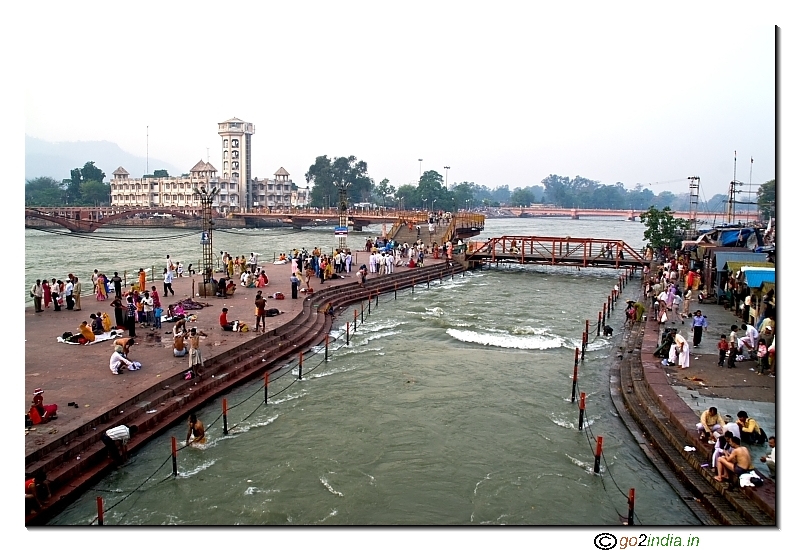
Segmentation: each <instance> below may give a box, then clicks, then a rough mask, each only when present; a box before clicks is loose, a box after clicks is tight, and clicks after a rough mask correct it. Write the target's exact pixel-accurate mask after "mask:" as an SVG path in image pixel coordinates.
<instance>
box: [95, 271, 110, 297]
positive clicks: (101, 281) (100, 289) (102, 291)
mask: <svg viewBox="0 0 800 550" xmlns="http://www.w3.org/2000/svg"><path fill="white" fill-rule="evenodd" d="M95 290H96V292H97V294H96V297H97V301H98V302H105V300H106V298H108V294H107V291H106V276H105V275H103V274H102V273H100V274H99V275H98V276H97V288H96V289H95Z"/></svg>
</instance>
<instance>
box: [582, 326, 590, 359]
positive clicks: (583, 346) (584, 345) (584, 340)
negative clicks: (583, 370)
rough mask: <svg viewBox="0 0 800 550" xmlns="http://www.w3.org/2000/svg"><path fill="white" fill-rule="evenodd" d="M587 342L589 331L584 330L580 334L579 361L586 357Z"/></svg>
mask: <svg viewBox="0 0 800 550" xmlns="http://www.w3.org/2000/svg"><path fill="white" fill-rule="evenodd" d="M588 342H589V333H588V332H584V333H583V334H581V362H582V361H583V360H584V358H585V357H586V344H587V343H588Z"/></svg>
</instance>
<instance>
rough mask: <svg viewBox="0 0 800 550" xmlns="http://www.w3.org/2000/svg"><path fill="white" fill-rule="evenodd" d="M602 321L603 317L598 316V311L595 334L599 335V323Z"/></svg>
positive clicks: (598, 313)
mask: <svg viewBox="0 0 800 550" xmlns="http://www.w3.org/2000/svg"><path fill="white" fill-rule="evenodd" d="M602 323H603V318H602V317H601V316H600V312H599V311H598V312H597V335H598V336H600V325H602Z"/></svg>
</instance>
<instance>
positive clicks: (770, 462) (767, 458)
mask: <svg viewBox="0 0 800 550" xmlns="http://www.w3.org/2000/svg"><path fill="white" fill-rule="evenodd" d="M767 443H768V444H769V446H770V447H771V448H772V451H771V452H770V453H769V454H768V455H764V456H762V457H761V462H766V463H767V468H769V477H771V478H772V479H775V436H774V435H773V436H772V437H770V438H769V439H767Z"/></svg>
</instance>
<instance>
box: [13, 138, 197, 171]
mask: <svg viewBox="0 0 800 550" xmlns="http://www.w3.org/2000/svg"><path fill="white" fill-rule="evenodd" d="M92 160H93V161H94V164H95V166H97V167H98V168H100V169H101V170H102V171H103V172H105V174H106V179H107V180H110V179H111V174H112V173H113V172H114V170H116V169H117V167H119V166H123V167H124V168H125V169H126V170H127V171H128V172H129V173H130V174H131V177H132V178H140V177H142V174H144V173H145V170H146V167H147V164H148V163H147V159H146V158H144V157H137V156H136V155H132V154H130V153H126V152H125V151H123V150H122V149H120V147H119V145H117V144H116V143H111V142H109V141H61V142H58V143H51V142H47V141H43V140H41V139H37V138H34V137H30V136H25V179H26V180H28V179H33V178H38V177H40V176H49V177H51V178H53V179H55V180H57V181H61V180H63V179H65V178H69V171H70V170H72V169H73V168H83V165H84V164H86V163H87V162H88V161H92ZM161 169H164V170H167V171H168V172H169V175H170V176H176V175H180V174H181V173H182V172H184V171H185V169H184V170H181V169H179V168H176V167H175V166H172V165H171V164H169V163H166V162H164V161H161V160H158V159H154V158H151V159H150V172H151V173H152V172H153V171H154V170H161Z"/></svg>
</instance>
